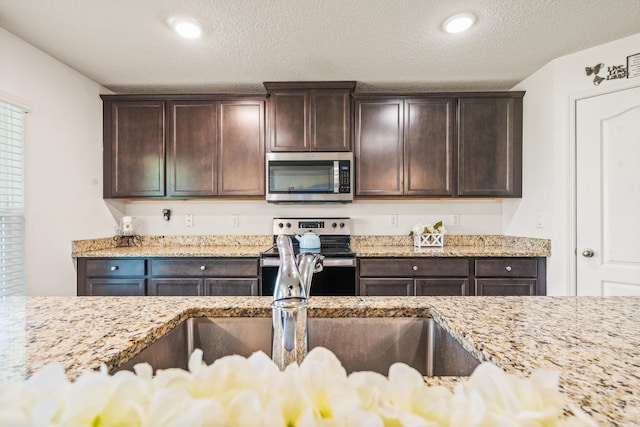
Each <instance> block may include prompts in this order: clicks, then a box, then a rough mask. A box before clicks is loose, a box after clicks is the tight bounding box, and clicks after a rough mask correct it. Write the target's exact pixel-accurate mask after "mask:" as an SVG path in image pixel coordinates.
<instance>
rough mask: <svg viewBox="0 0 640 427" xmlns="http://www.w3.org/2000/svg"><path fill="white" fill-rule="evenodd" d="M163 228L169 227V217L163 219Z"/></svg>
mask: <svg viewBox="0 0 640 427" xmlns="http://www.w3.org/2000/svg"><path fill="white" fill-rule="evenodd" d="M162 222H164V228H171V223H172V222H173V221H172V220H171V219H165V220H164V221H162Z"/></svg>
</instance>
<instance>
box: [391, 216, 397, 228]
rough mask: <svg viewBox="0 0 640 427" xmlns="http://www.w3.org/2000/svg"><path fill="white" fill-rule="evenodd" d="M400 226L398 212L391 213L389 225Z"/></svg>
mask: <svg viewBox="0 0 640 427" xmlns="http://www.w3.org/2000/svg"><path fill="white" fill-rule="evenodd" d="M397 226H398V214H392V215H389V227H397Z"/></svg>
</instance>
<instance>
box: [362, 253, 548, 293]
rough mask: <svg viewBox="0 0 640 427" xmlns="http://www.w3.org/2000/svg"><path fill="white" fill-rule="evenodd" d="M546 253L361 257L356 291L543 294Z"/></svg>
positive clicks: (544, 289) (544, 290)
mask: <svg viewBox="0 0 640 427" xmlns="http://www.w3.org/2000/svg"><path fill="white" fill-rule="evenodd" d="M546 274H547V273H546V258H544V257H508V258H507V257H486V258H474V257H469V258H465V257H432V258H428V257H427V258H420V257H409V258H360V259H359V290H360V295H368V296H374V295H375V296H405V295H408V296H411V295H416V296H466V295H477V296H508V295H518V296H519V295H546V292H547V289H546Z"/></svg>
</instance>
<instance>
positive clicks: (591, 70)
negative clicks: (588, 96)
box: [584, 62, 605, 86]
mask: <svg viewBox="0 0 640 427" xmlns="http://www.w3.org/2000/svg"><path fill="white" fill-rule="evenodd" d="M602 67H604V64H603V63H602V62H601V63H599V64H596V65H594V66H593V67H584V70H585V72H586V73H587V76H590V75H592V74H593V84H594V85H596V86H598V85H599V84H600V83H602V81H603V80H604V79H605V78H604V77H600V76H599V75H598V73H600V70H601V69H602Z"/></svg>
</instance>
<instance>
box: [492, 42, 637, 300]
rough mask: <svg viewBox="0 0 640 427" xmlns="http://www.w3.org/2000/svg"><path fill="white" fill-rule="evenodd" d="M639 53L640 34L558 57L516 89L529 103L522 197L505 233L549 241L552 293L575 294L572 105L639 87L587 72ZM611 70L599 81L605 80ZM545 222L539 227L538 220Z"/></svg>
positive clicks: (507, 210) (507, 208)
mask: <svg viewBox="0 0 640 427" xmlns="http://www.w3.org/2000/svg"><path fill="white" fill-rule="evenodd" d="M637 53H640V34H636V35H634V36H631V37H627V38H625V39H621V40H618V41H615V42H612V43H607V44H604V45H601V46H597V47H594V48H591V49H587V50H584V51H581V52H577V53H575V54H571V55H568V56H564V57H561V58H557V59H555V60H554V61H552V62H551V63H549V64H547V65H546V66H544V67H543V68H542V69H540V70H539V71H537V72H536V73H534V74H533V75H531V76H530V77H528V78H527V79H525V80H524V81H522V82H521V83H520V84H518V85H517V86H516V87H514V88H513V89H514V90H525V91H527V93H526V95H525V98H524V135H523V137H524V141H523V143H524V159H525V160H524V173H523V182H524V188H523V198H522V199H521V200H505V201H503V218H502V220H503V226H502V228H503V232H504V233H505V234H513V235H521V236H531V237H542V238H549V239H551V241H552V249H551V250H552V255H551V258H550V259H549V262H548V275H547V276H548V284H547V291H548V293H549V294H550V295H569V294H575V289H574V286H575V277H574V272H573V269H574V264H575V255H574V249H575V244H574V235H573V231H572V228H573V227H574V218H573V216H574V214H573V212H572V206H573V203H574V198H575V194H574V192H573V185H574V170H573V168H574V166H575V165H574V161H573V156H574V146H573V145H574V141H573V140H572V137H573V130H572V127H573V125H574V123H573V121H574V119H573V117H572V114H573V113H574V110H573V105H572V101H573V100H575V99H576V98H579V97H583V96H587V95H596V94H599V93H605V92H608V91H612V90H615V89H621V88H625V87H631V86H640V77H636V78H632V79H622V80H606V81H603V82H602V83H601V84H600V85H599V86H595V85H594V84H593V76H591V77H588V76H587V75H586V73H585V67H587V66H594V65H595V64H598V63H604V64H605V66H610V65H626V59H627V56H629V55H633V54H637ZM606 74H607V73H606V69H605V70H603V72H601V73H600V76H606ZM538 212H540V213H542V214H543V216H544V218H545V224H544V228H543V229H539V228H536V222H535V215H536V213H538Z"/></svg>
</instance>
